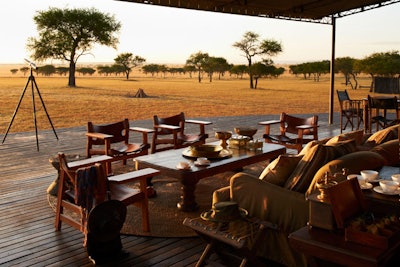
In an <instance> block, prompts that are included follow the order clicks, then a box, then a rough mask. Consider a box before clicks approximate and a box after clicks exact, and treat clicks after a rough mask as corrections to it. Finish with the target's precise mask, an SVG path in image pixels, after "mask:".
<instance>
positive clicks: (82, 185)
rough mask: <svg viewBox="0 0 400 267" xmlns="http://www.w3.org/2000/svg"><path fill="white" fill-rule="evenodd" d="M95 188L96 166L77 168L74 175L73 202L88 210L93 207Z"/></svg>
mask: <svg viewBox="0 0 400 267" xmlns="http://www.w3.org/2000/svg"><path fill="white" fill-rule="evenodd" d="M96 188H97V170H96V166H91V167H87V168H81V169H78V170H77V172H76V176H75V204H77V205H79V206H81V207H82V208H83V209H86V210H87V211H88V212H89V211H90V210H91V209H92V207H93V200H94V193H95V189H96Z"/></svg>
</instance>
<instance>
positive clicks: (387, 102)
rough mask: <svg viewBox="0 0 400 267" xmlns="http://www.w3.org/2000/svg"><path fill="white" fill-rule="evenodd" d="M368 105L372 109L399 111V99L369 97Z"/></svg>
mask: <svg viewBox="0 0 400 267" xmlns="http://www.w3.org/2000/svg"><path fill="white" fill-rule="evenodd" d="M368 105H369V108H370V109H393V110H396V111H397V110H398V109H399V104H398V102H397V97H396V96H394V97H372V96H370V95H368Z"/></svg>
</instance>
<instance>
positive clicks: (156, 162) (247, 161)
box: [134, 142, 286, 211]
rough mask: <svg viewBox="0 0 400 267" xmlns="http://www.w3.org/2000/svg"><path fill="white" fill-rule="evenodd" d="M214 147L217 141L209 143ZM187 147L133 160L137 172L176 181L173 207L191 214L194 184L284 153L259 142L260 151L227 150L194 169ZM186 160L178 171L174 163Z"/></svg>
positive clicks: (281, 149) (194, 201)
mask: <svg viewBox="0 0 400 267" xmlns="http://www.w3.org/2000/svg"><path fill="white" fill-rule="evenodd" d="M210 144H213V145H218V144H219V142H213V143H210ZM187 149H188V148H182V149H171V150H167V151H162V152H157V153H154V154H150V155H146V156H140V157H137V158H135V159H134V161H135V162H136V168H137V169H143V168H149V167H151V168H154V169H157V170H160V171H161V174H164V175H166V176H169V177H173V178H176V179H178V180H179V181H180V182H181V184H182V197H181V202H179V203H178V204H177V206H178V208H179V209H180V210H182V211H193V210H196V209H198V204H197V203H196V199H195V194H194V192H195V189H196V185H197V183H198V182H199V181H200V180H201V179H203V178H206V177H211V176H213V175H216V174H218V173H223V172H227V171H233V170H238V169H241V168H243V167H245V166H248V165H251V164H255V163H258V162H262V161H267V160H271V159H274V158H276V157H278V156H279V155H281V154H284V153H286V148H285V147H284V146H282V145H278V144H268V143H263V147H262V149H257V150H249V149H229V154H228V155H227V156H226V157H222V158H219V159H212V160H210V164H209V165H207V166H196V165H195V164H194V161H195V160H196V158H190V157H189V158H188V157H185V156H184V154H185V151H186V150H187ZM182 161H186V162H189V163H190V168H188V169H184V170H182V169H178V168H177V164H178V163H180V162H182Z"/></svg>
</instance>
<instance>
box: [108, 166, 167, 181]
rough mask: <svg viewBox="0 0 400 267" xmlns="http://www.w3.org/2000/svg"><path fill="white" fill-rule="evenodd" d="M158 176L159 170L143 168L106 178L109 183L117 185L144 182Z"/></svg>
mask: <svg viewBox="0 0 400 267" xmlns="http://www.w3.org/2000/svg"><path fill="white" fill-rule="evenodd" d="M158 174H160V171H159V170H156V169H152V168H145V169H141V170H137V171H132V172H127V173H123V174H119V175H113V176H110V177H108V180H109V181H110V182H115V183H118V184H123V183H129V182H132V181H135V180H145V179H147V178H150V177H153V176H155V175H158Z"/></svg>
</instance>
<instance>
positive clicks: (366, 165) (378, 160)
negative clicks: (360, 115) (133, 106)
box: [306, 151, 385, 195]
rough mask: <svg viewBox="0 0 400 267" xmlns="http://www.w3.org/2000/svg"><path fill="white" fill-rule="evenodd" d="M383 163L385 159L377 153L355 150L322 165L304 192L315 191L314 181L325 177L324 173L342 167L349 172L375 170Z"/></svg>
mask: <svg viewBox="0 0 400 267" xmlns="http://www.w3.org/2000/svg"><path fill="white" fill-rule="evenodd" d="M384 164H385V159H384V158H383V157H382V156H381V155H379V154H378V153H375V152H371V151H356V152H353V153H350V154H347V155H344V156H342V157H340V158H337V159H335V160H332V161H330V162H328V163H327V164H325V165H324V166H322V167H321V168H320V169H319V170H318V171H317V173H316V174H315V175H314V177H313V179H312V182H311V183H310V187H309V188H308V190H307V192H306V194H307V195H309V194H311V193H313V192H314V191H316V190H317V189H316V183H317V181H319V180H320V179H323V178H324V177H325V173H326V172H329V173H334V172H336V171H340V170H342V169H343V168H346V169H348V170H349V172H348V173H349V174H352V173H355V174H359V173H360V171H362V170H366V169H368V170H377V169H380V168H381V167H382V166H384Z"/></svg>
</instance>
